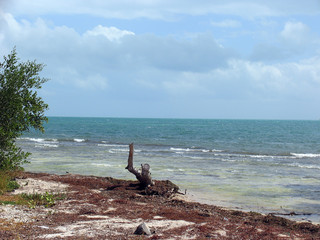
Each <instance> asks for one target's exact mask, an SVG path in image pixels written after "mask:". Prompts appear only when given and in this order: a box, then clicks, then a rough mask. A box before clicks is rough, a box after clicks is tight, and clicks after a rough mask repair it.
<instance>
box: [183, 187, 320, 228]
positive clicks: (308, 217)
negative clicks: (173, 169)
mask: <svg viewBox="0 0 320 240" xmlns="http://www.w3.org/2000/svg"><path fill="white" fill-rule="evenodd" d="M188 192H189V193H187V194H186V197H188V198H189V199H190V201H193V202H197V203H200V204H206V205H213V206H218V207H220V208H223V209H226V210H234V211H242V212H246V213H248V212H256V213H259V214H262V215H268V214H272V215H275V216H278V217H282V218H285V219H288V220H291V221H295V222H298V223H304V222H308V223H312V224H314V225H320V214H312V213H301V212H298V211H289V210H286V209H278V210H276V209H275V210H270V209H268V208H263V207H260V208H259V207H258V206H251V207H250V206H247V207H242V206H240V205H235V204H231V203H228V202H226V201H218V200H211V199H208V198H207V197H206V195H204V197H201V196H200V197H199V196H196V195H197V194H199V193H197V192H195V191H192V190H190V191H188Z"/></svg>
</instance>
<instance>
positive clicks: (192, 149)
mask: <svg viewBox="0 0 320 240" xmlns="http://www.w3.org/2000/svg"><path fill="white" fill-rule="evenodd" d="M170 151H173V152H176V153H182V152H203V153H208V152H223V150H218V149H202V148H176V147H170Z"/></svg>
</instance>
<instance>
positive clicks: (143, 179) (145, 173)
mask: <svg viewBox="0 0 320 240" xmlns="http://www.w3.org/2000/svg"><path fill="white" fill-rule="evenodd" d="M133 152H134V150H133V143H131V144H130V145H129V157H128V166H127V167H126V169H128V171H129V172H131V173H132V174H134V175H135V176H136V178H137V179H138V181H139V182H140V185H141V187H143V188H146V187H148V186H152V185H153V184H154V183H153V181H152V178H151V173H150V172H149V170H150V166H149V164H147V163H145V164H141V172H139V171H138V170H136V169H135V168H134V167H133Z"/></svg>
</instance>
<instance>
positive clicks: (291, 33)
mask: <svg viewBox="0 0 320 240" xmlns="http://www.w3.org/2000/svg"><path fill="white" fill-rule="evenodd" d="M266 41H268V43H267V42H263V43H259V44H257V45H256V46H255V47H254V49H253V53H252V59H253V60H259V61H265V60H267V61H268V60H284V59H290V58H294V57H297V56H305V55H309V57H310V56H313V55H314V54H315V52H316V51H317V50H318V51H319V49H320V36H319V35H316V34H315V33H313V32H311V29H310V28H309V27H308V26H307V25H306V24H304V23H302V22H292V21H288V22H286V23H285V24H284V27H283V29H282V30H281V31H280V32H279V33H278V35H276V36H272V35H271V36H269V37H268V38H267V39H266ZM269 42H270V43H269Z"/></svg>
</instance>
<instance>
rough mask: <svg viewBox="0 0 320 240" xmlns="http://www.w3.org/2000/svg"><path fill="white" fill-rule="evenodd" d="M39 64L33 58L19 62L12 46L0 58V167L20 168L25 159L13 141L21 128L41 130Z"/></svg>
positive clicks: (42, 117)
mask: <svg viewBox="0 0 320 240" xmlns="http://www.w3.org/2000/svg"><path fill="white" fill-rule="evenodd" d="M43 67H44V65H43V64H38V63H36V61H26V62H20V61H19V59H18V58H17V53H16V49H15V48H14V49H13V50H12V52H11V53H10V54H9V55H8V56H4V61H3V62H0V169H16V168H20V166H21V164H23V163H26V162H27V160H26V159H27V157H28V156H29V155H30V153H28V152H23V151H22V149H21V148H20V147H18V146H17V145H16V139H17V138H18V137H20V136H21V135H22V134H23V132H25V131H29V130H30V129H31V128H34V129H37V130H40V131H42V132H43V131H44V128H43V123H44V122H45V121H47V120H48V119H47V118H46V117H45V116H44V112H45V110H46V109H48V105H47V104H46V103H44V101H43V100H42V98H41V97H39V96H38V94H37V89H40V88H41V86H42V84H43V83H45V82H46V81H47V79H46V78H41V77H40V76H39V73H40V72H41V71H42V69H43Z"/></svg>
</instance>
